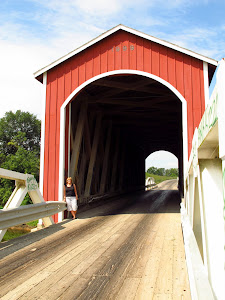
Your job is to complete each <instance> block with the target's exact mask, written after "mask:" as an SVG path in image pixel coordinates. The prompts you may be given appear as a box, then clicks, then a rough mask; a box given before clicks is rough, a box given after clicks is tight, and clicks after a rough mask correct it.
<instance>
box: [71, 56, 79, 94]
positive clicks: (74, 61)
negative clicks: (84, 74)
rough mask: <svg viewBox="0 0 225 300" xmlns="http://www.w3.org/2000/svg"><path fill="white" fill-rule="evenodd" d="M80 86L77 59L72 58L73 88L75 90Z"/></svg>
mask: <svg viewBox="0 0 225 300" xmlns="http://www.w3.org/2000/svg"><path fill="white" fill-rule="evenodd" d="M77 87H78V66H77V59H76V57H73V58H72V59H71V90H72V91H74V90H75V89H76V88H77Z"/></svg>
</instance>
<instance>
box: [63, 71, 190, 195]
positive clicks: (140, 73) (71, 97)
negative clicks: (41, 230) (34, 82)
mask: <svg viewBox="0 0 225 300" xmlns="http://www.w3.org/2000/svg"><path fill="white" fill-rule="evenodd" d="M128 74H129V75H138V76H143V77H145V78H149V79H152V80H154V81H157V82H158V83H160V84H162V85H163V86H165V87H166V88H168V89H169V90H170V91H171V92H172V93H173V94H174V95H175V96H176V97H177V99H178V100H179V101H180V102H181V105H182V136H183V139H182V146H183V147H182V159H181V165H182V166H181V165H180V167H181V168H180V169H181V170H182V176H183V170H185V168H186V165H187V162H188V138H187V102H186V100H185V99H184V97H183V96H182V95H181V93H180V92H179V91H178V90H177V89H176V88H174V86H172V85H171V84H170V83H169V82H167V81H165V80H164V79H162V78H160V77H158V76H156V75H154V74H150V73H147V72H144V71H138V70H129V69H127V70H115V71H110V72H105V73H102V74H100V75H97V76H94V77H92V78H90V79H89V80H87V81H86V82H84V83H83V84H81V85H80V86H79V87H77V88H76V89H75V90H74V91H73V92H72V93H71V94H70V95H69V96H68V98H67V99H66V100H65V102H64V103H63V104H62V106H61V108H60V152H59V153H60V154H59V195H58V197H59V199H62V197H63V186H64V182H65V146H64V145H65V142H66V141H65V137H66V108H67V107H68V104H69V103H71V101H73V100H74V99H75V98H76V95H78V94H79V93H80V92H81V91H82V90H85V88H86V87H87V86H88V85H90V84H91V83H93V82H95V81H97V80H100V79H103V78H106V77H110V76H116V75H128ZM156 147H157V145H156ZM155 149H156V148H155ZM70 175H71V174H70Z"/></svg>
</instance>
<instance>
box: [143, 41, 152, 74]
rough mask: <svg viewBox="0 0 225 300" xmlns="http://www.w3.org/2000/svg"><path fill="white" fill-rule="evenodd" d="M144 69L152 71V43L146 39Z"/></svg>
mask: <svg viewBox="0 0 225 300" xmlns="http://www.w3.org/2000/svg"><path fill="white" fill-rule="evenodd" d="M144 71H145V72H148V73H151V43H150V42H149V41H147V40H144Z"/></svg>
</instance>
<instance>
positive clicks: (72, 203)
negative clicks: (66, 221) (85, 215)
mask: <svg viewBox="0 0 225 300" xmlns="http://www.w3.org/2000/svg"><path fill="white" fill-rule="evenodd" d="M66 204H67V210H68V211H71V210H73V211H77V208H78V206H77V199H76V197H66Z"/></svg>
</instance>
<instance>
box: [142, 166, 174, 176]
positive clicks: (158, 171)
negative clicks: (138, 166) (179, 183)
mask: <svg viewBox="0 0 225 300" xmlns="http://www.w3.org/2000/svg"><path fill="white" fill-rule="evenodd" d="M147 173H148V174H153V175H159V176H168V177H178V169H177V168H171V169H165V168H156V167H150V168H148V170H147Z"/></svg>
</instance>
